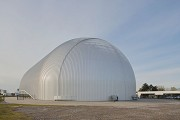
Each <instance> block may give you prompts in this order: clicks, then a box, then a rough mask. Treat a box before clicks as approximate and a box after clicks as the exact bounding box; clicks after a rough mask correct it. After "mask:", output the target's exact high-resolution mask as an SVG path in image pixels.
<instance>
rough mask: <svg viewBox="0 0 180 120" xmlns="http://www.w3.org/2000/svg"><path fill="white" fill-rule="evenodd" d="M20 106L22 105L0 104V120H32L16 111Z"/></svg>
mask: <svg viewBox="0 0 180 120" xmlns="http://www.w3.org/2000/svg"><path fill="white" fill-rule="evenodd" d="M19 106H22V105H16V104H1V103H0V120H25V119H26V120H31V118H30V117H28V116H27V115H25V114H23V113H20V112H16V111H14V109H15V108H16V107H19Z"/></svg>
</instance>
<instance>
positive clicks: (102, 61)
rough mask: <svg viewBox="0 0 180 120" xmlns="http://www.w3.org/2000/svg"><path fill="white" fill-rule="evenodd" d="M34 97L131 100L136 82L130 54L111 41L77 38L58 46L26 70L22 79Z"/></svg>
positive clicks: (22, 87)
mask: <svg viewBox="0 0 180 120" xmlns="http://www.w3.org/2000/svg"><path fill="white" fill-rule="evenodd" d="M20 90H25V91H26V92H28V93H29V94H30V95H31V96H33V97H34V98H35V99H41V100H77V101H107V100H109V97H110V96H111V95H117V96H118V98H119V100H131V97H132V96H133V95H135V90H136V83H135V76H134V72H133V70H132V67H131V65H130V63H129V61H128V60H127V58H126V57H125V56H124V55H123V54H122V53H121V52H120V51H119V50H118V49H117V48H115V47H114V46H112V45H111V44H110V43H108V42H106V41H104V40H101V39H97V38H78V39H73V40H70V41H67V42H65V43H63V44H62V45H60V46H58V47H57V48H55V49H54V50H53V51H52V52H51V53H49V54H48V55H47V56H46V57H44V58H43V59H42V60H40V61H39V62H38V63H37V64H36V65H34V66H33V67H32V68H31V69H30V70H29V71H27V72H26V73H25V75H24V76H23V78H22V80H21V83H20Z"/></svg>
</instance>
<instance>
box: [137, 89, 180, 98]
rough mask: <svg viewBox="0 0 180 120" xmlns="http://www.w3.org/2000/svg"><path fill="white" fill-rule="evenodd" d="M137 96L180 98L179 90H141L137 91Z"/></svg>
mask: <svg viewBox="0 0 180 120" xmlns="http://www.w3.org/2000/svg"><path fill="white" fill-rule="evenodd" d="M137 95H138V97H139V98H178V99H179V98H180V91H143V92H137Z"/></svg>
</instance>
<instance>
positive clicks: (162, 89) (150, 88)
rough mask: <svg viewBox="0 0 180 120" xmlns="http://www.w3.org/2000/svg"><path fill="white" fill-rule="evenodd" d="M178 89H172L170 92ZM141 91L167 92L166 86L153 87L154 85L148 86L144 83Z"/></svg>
mask: <svg viewBox="0 0 180 120" xmlns="http://www.w3.org/2000/svg"><path fill="white" fill-rule="evenodd" d="M176 90H177V88H175V87H171V88H170V91H176ZM139 91H165V88H164V86H153V85H152V84H150V85H148V84H147V83H144V84H143V85H142V87H141V88H140V89H139Z"/></svg>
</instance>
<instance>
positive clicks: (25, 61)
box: [0, 0, 180, 92]
mask: <svg viewBox="0 0 180 120" xmlns="http://www.w3.org/2000/svg"><path fill="white" fill-rule="evenodd" d="M179 6H180V1H179V0H58V1H57V0H47V1H46V0H29V1H27V0H26V1H24V0H1V1H0V43H1V44H0V89H7V90H8V91H9V92H13V91H15V90H16V89H17V88H18V87H19V83H20V80H21V78H22V76H23V74H24V73H25V72H26V71H27V70H28V69H29V68H30V67H32V66H33V65H34V64H35V63H37V62H38V61H39V60H40V59H41V58H43V57H44V56H45V55H47V54H48V53H49V52H51V51H52V50H53V49H54V48H55V47H57V46H58V45H60V44H61V43H63V42H65V41H67V40H70V39H73V38H78V37H97V38H101V39H104V40H107V41H109V42H110V43H112V44H113V45H114V46H116V47H117V48H119V49H120V50H121V51H122V52H123V53H124V54H125V55H126V57H127V58H128V59H129V61H130V63H131V65H132V67H133V69H134V72H135V76H136V83H137V89H139V87H140V86H141V85H142V84H143V83H145V82H146V83H148V84H153V85H161V86H165V87H169V88H170V87H172V86H174V87H177V88H180V54H179V53H180V22H179V21H180V7H179Z"/></svg>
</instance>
